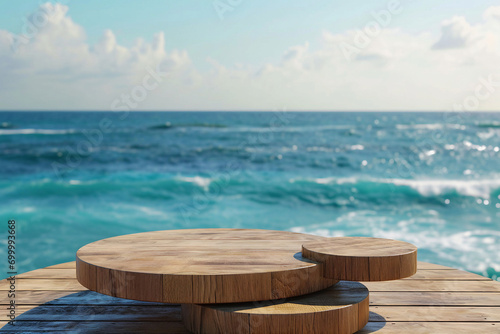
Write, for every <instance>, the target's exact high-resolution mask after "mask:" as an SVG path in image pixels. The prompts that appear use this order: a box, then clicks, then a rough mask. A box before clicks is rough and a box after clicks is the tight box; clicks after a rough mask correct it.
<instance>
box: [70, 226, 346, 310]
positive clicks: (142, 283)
mask: <svg viewBox="0 0 500 334" xmlns="http://www.w3.org/2000/svg"><path fill="white" fill-rule="evenodd" d="M323 239H325V238H323V237H319V236H313V235H308V234H301V233H292V232H284V231H270V230H246V229H194V230H169V231H155V232H146V233H138V234H130V235H124V236H119V237H114V238H109V239H104V240H99V241H96V242H93V243H91V244H88V245H86V246H84V247H82V248H81V249H80V250H78V252H77V278H78V280H79V282H80V283H81V284H82V285H83V286H85V287H87V288H88V289H90V290H93V291H97V292H100V293H103V294H107V295H110V296H114V297H121V298H127V299H135V300H142V301H153V302H170V303H227V302H245V301H260V300H269V299H280V298H287V297H292V296H298V295H303V294H306V293H311V292H314V291H318V290H322V289H324V288H326V287H329V286H332V285H333V284H335V283H336V282H337V281H336V280H332V279H328V278H325V277H324V273H323V272H322V269H321V266H320V265H319V264H318V263H316V262H314V261H312V260H308V259H305V258H302V255H301V253H300V252H301V245H302V244H303V243H305V242H310V241H320V240H323Z"/></svg>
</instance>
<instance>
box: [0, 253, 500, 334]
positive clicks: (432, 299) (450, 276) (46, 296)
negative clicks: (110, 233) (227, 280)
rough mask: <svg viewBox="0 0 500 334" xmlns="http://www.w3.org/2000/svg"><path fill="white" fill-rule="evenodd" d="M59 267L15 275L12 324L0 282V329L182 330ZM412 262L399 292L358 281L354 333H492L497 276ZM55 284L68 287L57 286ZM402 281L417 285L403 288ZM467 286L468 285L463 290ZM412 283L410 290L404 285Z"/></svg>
mask: <svg viewBox="0 0 500 334" xmlns="http://www.w3.org/2000/svg"><path fill="white" fill-rule="evenodd" d="M65 269H73V270H74V269H75V262H68V263H64V264H60V265H56V266H51V267H48V268H45V269H43V270H42V272H41V274H38V273H37V271H36V270H35V271H32V272H29V273H26V274H24V275H23V276H24V277H25V278H18V279H17V282H16V286H17V285H19V286H23V287H25V288H28V289H27V290H20V289H17V291H16V305H17V308H16V315H17V317H16V322H15V324H16V327H13V326H11V325H8V323H7V311H6V307H7V306H8V303H9V299H8V297H7V290H6V289H7V288H8V285H7V284H6V281H5V280H3V281H0V307H1V309H3V310H4V312H3V313H1V314H0V327H3V328H1V329H0V333H19V332H30V333H41V332H50V333H58V332H63V333H75V332H78V333H176V334H183V333H189V332H188V331H187V329H186V328H185V327H184V325H183V324H182V320H181V307H180V305H172V304H159V303H149V302H140V301H133V300H127V299H119V298H113V297H110V296H106V295H102V294H98V293H95V292H92V291H88V290H87V289H85V288H84V287H83V286H81V285H79V284H78V282H77V281H76V277H75V276H74V275H73V277H66V276H68V273H67V271H66V270H65ZM418 269H419V270H418V272H417V275H415V276H420V277H423V278H421V279H413V277H412V278H409V279H403V280H398V281H392V282H387V283H398V284H401V285H400V288H401V289H400V290H401V291H394V290H392V289H391V284H388V285H386V284H385V283H386V282H369V283H364V284H365V285H366V286H370V288H371V289H372V290H376V291H370V318H369V322H368V324H367V326H365V328H363V329H362V330H361V331H359V333H361V334H367V333H381V334H392V333H417V334H419V333H452V334H462V333H464V334H469V333H500V319H499V314H500V290H499V286H500V283H499V282H494V281H491V280H486V281H485V278H484V277H482V276H477V275H474V274H470V273H465V272H463V271H460V270H456V269H452V268H447V267H443V266H439V265H434V264H428V263H421V262H419V263H418ZM20 276H21V275H20ZM39 276H43V277H44V279H42V278H38V277H39ZM425 277H428V278H425ZM464 277H467V279H464ZM28 281H33V282H32V283H31V284H28ZM36 281H39V283H36ZM399 282H401V283H399ZM54 283H55V284H54ZM57 283H60V285H61V286H63V287H68V286H69V287H71V289H69V290H62V289H57V287H58V286H60V285H59V284H57ZM455 283H458V284H464V285H459V286H457V285H455ZM477 283H481V285H480V286H477V285H476V284H477ZM404 284H418V285H417V286H415V285H411V286H409V287H408V289H406V290H404V289H402V288H404ZM435 284H445V285H444V286H443V285H441V288H443V287H446V284H449V285H450V286H451V288H448V289H445V290H446V291H442V290H439V289H436V288H435V287H434V285H435ZM467 285H470V286H471V288H469V289H466V290H465V291H464V287H465V286H467ZM453 287H456V288H457V289H458V290H454V289H455V288H453ZM416 288H418V291H412V290H415V289H416ZM417 316H418V318H417Z"/></svg>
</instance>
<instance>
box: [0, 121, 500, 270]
mask: <svg viewBox="0 0 500 334" xmlns="http://www.w3.org/2000/svg"><path fill="white" fill-rule="evenodd" d="M499 147H500V113H473V114H472V113H470V114H467V113H442V112H441V113H413V112H400V113H396V112H391V113H380V112H366V113H324V112H322V113H316V112H301V113H292V112H282V111H276V112H257V113H250V112H199V113H198V112H184V113H181V112H135V113H125V112H102V113H101V112H1V113H0V203H2V204H1V206H0V216H1V217H3V220H4V224H3V226H4V228H3V229H2V230H1V232H0V233H1V234H2V235H4V237H3V238H2V239H1V240H0V243H1V245H0V259H5V260H3V261H2V260H0V261H1V263H2V266H0V268H2V269H3V271H2V278H3V277H7V276H8V275H7V274H6V273H7V271H8V270H7V220H8V219H15V220H16V225H17V229H16V235H17V249H16V261H17V271H18V272H19V273H21V272H25V271H28V270H33V269H36V268H41V267H45V266H48V265H52V264H57V263H61V262H65V261H72V260H74V259H75V252H76V251H77V249H78V248H80V247H81V246H83V245H85V244H87V243H89V242H92V241H95V240H99V239H103V238H107V237H111V236H116V235H121V234H127V233H136V232H143V231H152V230H163V229H181V228H208V227H214V228H215V227H232V228H262V229H273V230H287V231H295V232H305V233H313V234H318V235H323V236H374V237H382V238H394V239H401V240H405V241H408V242H411V243H414V244H415V245H416V246H418V247H419V260H421V261H428V262H433V263H438V264H443V265H447V266H452V267H457V268H460V269H465V270H468V271H472V272H475V273H478V274H482V275H485V276H488V277H491V278H494V279H498V276H500V247H499V245H500V152H499V151H500V148H499Z"/></svg>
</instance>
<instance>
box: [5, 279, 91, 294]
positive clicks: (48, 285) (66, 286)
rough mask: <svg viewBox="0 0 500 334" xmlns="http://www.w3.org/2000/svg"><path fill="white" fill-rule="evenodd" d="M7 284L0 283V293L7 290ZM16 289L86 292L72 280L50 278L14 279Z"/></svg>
mask: <svg viewBox="0 0 500 334" xmlns="http://www.w3.org/2000/svg"><path fill="white" fill-rule="evenodd" d="M9 286H10V285H9V283H8V282H7V281H5V280H2V281H0V291H1V290H5V291H6V290H9ZM16 289H17V290H51V291H57V290H66V291H82V290H86V289H85V288H84V287H83V286H82V285H81V284H80V283H78V281H77V280H76V279H74V278H61V279H57V280H55V279H51V278H40V279H30V278H18V279H16Z"/></svg>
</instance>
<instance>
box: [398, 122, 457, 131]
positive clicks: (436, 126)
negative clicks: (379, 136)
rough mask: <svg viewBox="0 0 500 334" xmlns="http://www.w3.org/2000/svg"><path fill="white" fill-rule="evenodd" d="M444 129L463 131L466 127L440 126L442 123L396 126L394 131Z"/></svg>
mask: <svg viewBox="0 0 500 334" xmlns="http://www.w3.org/2000/svg"><path fill="white" fill-rule="evenodd" d="M444 128H448V129H456V130H465V129H466V127H465V125H462V124H442V123H435V124H397V125H396V129H398V130H409V129H416V130H441V129H444Z"/></svg>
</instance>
